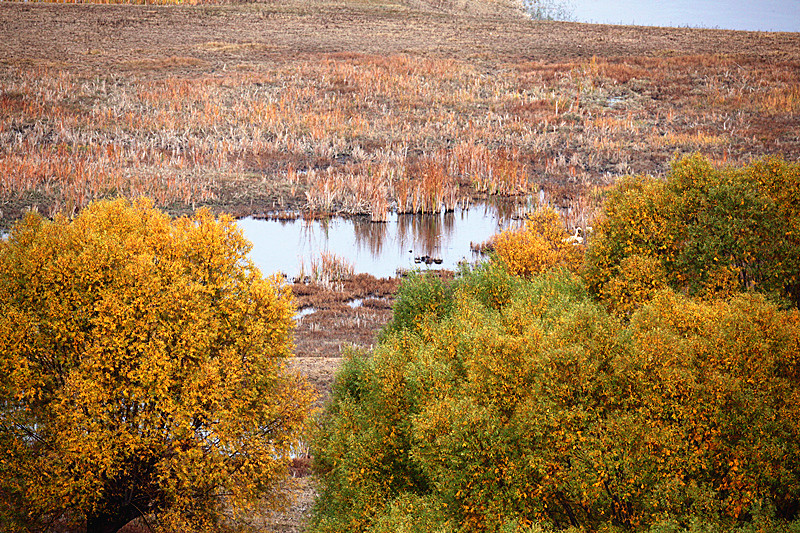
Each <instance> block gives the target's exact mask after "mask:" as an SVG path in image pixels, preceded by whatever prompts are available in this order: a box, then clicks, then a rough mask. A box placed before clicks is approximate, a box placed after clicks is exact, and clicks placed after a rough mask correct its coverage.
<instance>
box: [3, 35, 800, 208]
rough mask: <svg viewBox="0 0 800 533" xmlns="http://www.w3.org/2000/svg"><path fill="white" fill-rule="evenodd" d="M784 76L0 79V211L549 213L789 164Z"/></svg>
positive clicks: (710, 65)
mask: <svg viewBox="0 0 800 533" xmlns="http://www.w3.org/2000/svg"><path fill="white" fill-rule="evenodd" d="M251 45H252V46H255V45H254V44H253V43H240V44H236V45H233V44H230V46H235V47H244V48H250V47H251ZM202 46H204V47H216V48H219V47H223V48H225V47H227V46H229V44H226V43H217V42H207V43H205V44H204V45H202ZM226 49H227V48H226ZM234 51H235V50H234ZM798 73H800V68H798V65H796V64H794V63H785V64H781V63H778V64H776V65H766V64H764V63H757V62H753V61H749V62H748V61H744V60H743V59H742V58H734V57H723V56H716V55H699V56H682V57H640V58H628V59H625V60H619V61H607V60H600V59H596V58H593V59H591V60H585V61H584V60H582V61H576V62H568V63H541V62H528V63H519V64H514V65H502V66H501V67H500V68H497V69H495V70H494V71H493V72H492V74H491V75H487V74H486V73H485V72H484V71H483V70H481V69H480V68H478V67H477V66H476V65H475V64H473V63H471V62H469V61H457V60H454V59H442V58H425V57H417V56H411V55H391V56H370V55H361V54H347V55H341V54H340V55H336V54H324V55H319V56H317V57H312V58H306V59H304V60H293V61H288V62H286V63H285V64H275V65H272V66H266V65H264V66H261V67H258V68H255V69H251V70H248V71H239V70H232V71H229V72H225V73H216V74H214V75H210V74H207V75H204V74H201V75H195V76H170V77H160V76H155V75H150V74H147V73H146V72H145V73H143V74H137V75H133V76H117V75H108V76H104V77H102V76H94V77H89V76H88V75H81V74H79V73H75V72H70V71H64V70H58V69H53V68H27V67H19V68H7V69H5V70H3V71H2V73H0V202H2V203H3V204H15V203H16V204H19V205H22V204H25V205H28V206H32V205H34V204H36V205H38V207H39V208H40V210H42V211H43V212H46V213H47V214H52V213H54V212H56V211H59V210H67V211H76V210H78V209H80V208H81V207H83V206H84V205H86V204H87V203H88V202H89V201H91V200H93V199H95V198H100V197H103V196H114V195H123V196H140V195H146V196H150V197H152V198H153V199H154V200H155V201H156V203H157V204H159V205H162V206H167V205H174V204H182V205H186V206H190V205H197V204H203V203H213V202H222V203H231V202H233V203H240V204H241V203H248V202H249V203H252V202H253V201H254V199H259V198H273V200H272V202H273V205H274V206H276V207H288V208H292V207H304V208H305V210H306V211H309V212H317V213H347V214H361V215H367V216H369V217H370V218H371V219H372V220H374V221H384V220H386V218H387V216H388V213H389V212H390V211H392V210H396V211H398V212H401V213H437V212H441V211H448V210H453V209H454V208H455V207H456V206H458V205H463V204H464V203H465V202H467V201H468V200H469V199H470V198H474V197H476V196H491V195H497V196H516V197H522V198H524V197H526V196H528V195H530V194H534V193H536V192H538V191H539V190H540V189H541V188H544V189H545V190H546V191H547V193H548V195H549V198H550V199H551V203H552V204H553V205H554V206H557V207H564V208H565V207H569V205H570V203H571V202H574V201H576V199H577V198H578V197H580V196H582V195H585V194H587V191H588V190H590V189H591V188H592V187H596V186H603V185H605V184H608V183H611V182H613V181H615V180H616V178H617V177H618V176H620V175H625V174H638V173H654V174H659V173H662V172H664V171H666V169H667V167H668V163H669V161H670V160H671V159H672V158H673V157H674V156H675V154H676V153H678V154H680V153H688V152H694V151H702V152H703V153H705V154H706V155H708V156H709V157H710V158H711V159H713V160H717V161H724V162H726V163H730V164H736V163H740V162H743V161H747V160H748V159H749V158H750V157H752V156H753V155H754V154H762V153H765V152H767V153H769V152H770V151H773V150H777V149H779V148H780V150H782V151H783V152H784V153H785V155H786V156H787V157H789V158H791V157H792V156H793V155H797V154H798V153H799V152H800V141H798V140H797V138H796V136H794V137H792V135H791V131H790V130H791V129H792V127H791V125H792V124H793V120H794V117H796V115H797V112H798V110H799V109H800V104H799V103H798V102H800V91H799V90H798V87H800V74H798ZM276 197H277V200H276V199H275V198H276ZM260 201H263V200H260ZM276 202H277V203H276Z"/></svg>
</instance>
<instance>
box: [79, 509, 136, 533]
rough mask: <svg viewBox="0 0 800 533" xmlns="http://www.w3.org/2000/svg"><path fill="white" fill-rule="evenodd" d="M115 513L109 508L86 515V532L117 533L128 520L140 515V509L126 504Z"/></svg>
mask: <svg viewBox="0 0 800 533" xmlns="http://www.w3.org/2000/svg"><path fill="white" fill-rule="evenodd" d="M117 511H118V512H116V513H113V512H109V511H108V510H105V511H100V512H98V513H95V514H91V515H89V516H87V517H86V533H117V531H119V530H120V529H122V528H123V527H124V526H125V525H126V524H127V523H128V522H130V521H131V520H133V519H134V518H138V517H139V514H140V513H139V512H138V510H137V509H136V508H135V507H133V506H130V505H126V506H124V507H122V508H119V509H118V510H117Z"/></svg>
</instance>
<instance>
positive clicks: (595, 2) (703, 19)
mask: <svg viewBox="0 0 800 533" xmlns="http://www.w3.org/2000/svg"><path fill="white" fill-rule="evenodd" d="M564 4H565V11H567V12H568V13H570V14H571V15H572V17H573V18H574V19H575V20H576V21H578V22H597V23H601V24H635V25H639V26H689V27H692V28H695V27H697V28H720V29H726V30H749V31H795V32H796V31H800V0H759V1H757V2H754V1H744V0H564Z"/></svg>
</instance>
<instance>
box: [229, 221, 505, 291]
mask: <svg viewBox="0 0 800 533" xmlns="http://www.w3.org/2000/svg"><path fill="white" fill-rule="evenodd" d="M515 224H518V221H517V220H514V219H513V218H512V216H511V214H510V213H501V212H500V211H499V210H498V209H497V208H496V207H494V206H489V205H473V206H472V207H470V208H469V209H463V210H456V212H451V213H446V214H440V215H425V216H420V215H397V214H393V215H391V216H390V218H389V221H388V222H385V223H375V222H370V221H369V219H366V218H355V219H350V218H332V219H330V220H327V221H321V220H302V219H298V220H291V221H277V220H261V219H254V218H244V219H241V220H239V221H237V225H238V226H239V227H240V228H241V229H242V231H243V232H244V236H245V237H246V238H247V239H249V240H250V241H251V242H252V243H253V249H252V251H251V252H250V257H251V259H252V260H253V261H254V262H255V264H256V265H257V266H258V267H259V268H260V269H261V271H262V272H263V273H264V274H270V273H273V272H282V273H284V274H286V275H287V276H289V277H295V276H297V275H299V273H300V271H301V266H303V267H304V268H305V271H306V272H309V271H310V266H311V261H312V260H318V259H319V257H320V255H321V254H322V253H323V252H327V253H332V254H335V255H336V256H338V257H341V258H344V259H346V260H347V261H348V262H349V263H351V264H353V265H354V267H355V272H356V273H360V272H366V273H369V274H372V275H373V276H376V277H389V276H394V275H395V274H396V271H397V269H398V268H400V269H413V268H421V269H425V268H445V269H449V270H455V269H456V268H457V264H458V262H459V261H465V260H466V261H469V262H474V261H476V260H479V259H480V257H479V256H478V255H477V254H475V253H473V252H472V251H471V249H470V243H473V242H474V243H480V242H484V241H486V240H487V239H488V238H489V237H491V236H492V235H494V234H495V233H497V232H499V231H502V230H504V229H506V228H508V227H510V226H512V225H515ZM423 256H429V257H430V258H435V259H441V264H438V265H433V264H432V265H430V266H426V265H425V264H424V263H415V261H414V259H415V257H423Z"/></svg>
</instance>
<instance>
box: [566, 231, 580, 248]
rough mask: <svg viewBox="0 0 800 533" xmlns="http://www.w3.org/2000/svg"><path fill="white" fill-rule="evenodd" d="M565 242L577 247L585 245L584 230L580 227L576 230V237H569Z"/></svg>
mask: <svg viewBox="0 0 800 533" xmlns="http://www.w3.org/2000/svg"><path fill="white" fill-rule="evenodd" d="M564 242H568V243H570V244H574V245H575V246H577V245H579V244H583V230H582V229H581V228H580V227H578V228H575V235H571V236H569V237H567V238H566V239H564Z"/></svg>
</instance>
